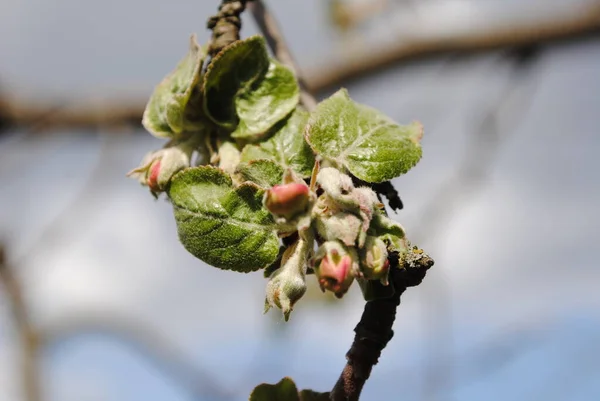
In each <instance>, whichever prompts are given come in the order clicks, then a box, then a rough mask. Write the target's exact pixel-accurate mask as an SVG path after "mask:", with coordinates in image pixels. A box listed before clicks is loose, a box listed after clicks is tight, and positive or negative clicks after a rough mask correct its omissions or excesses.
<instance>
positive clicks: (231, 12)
mask: <svg viewBox="0 0 600 401" xmlns="http://www.w3.org/2000/svg"><path fill="white" fill-rule="evenodd" d="M246 2H247V0H222V1H221V5H220V6H219V12H218V13H217V14H216V15H214V16H212V17H210V18H209V19H208V22H207V24H206V26H207V28H208V29H210V30H212V38H211V41H210V45H209V47H208V54H210V56H211V57H214V56H216V55H217V54H218V53H219V52H220V51H221V50H223V48H225V47H227V46H229V45H230V44H232V43H233V42H235V41H236V40H239V39H240V28H241V27H242V20H241V18H240V14H241V13H242V12H243V11H244V10H245V9H246Z"/></svg>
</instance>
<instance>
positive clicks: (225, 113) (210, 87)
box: [204, 36, 300, 140]
mask: <svg viewBox="0 0 600 401" xmlns="http://www.w3.org/2000/svg"><path fill="white" fill-rule="evenodd" d="M299 92H300V91H299V88H298V84H297V82H296V78H295V77H294V74H293V73H292V71H290V70H289V69H288V68H287V67H285V66H283V65H281V64H279V63H278V62H277V61H275V60H271V59H270V58H269V55H268V53H267V48H266V44H265V40H264V38H263V37H262V36H251V37H249V38H248V39H245V40H239V41H236V42H234V43H232V44H231V45H229V46H227V47H226V48H225V49H223V50H222V51H221V52H220V53H219V54H218V55H217V56H216V57H215V58H214V59H213V60H212V62H211V63H210V65H209V68H208V70H207V71H206V75H205V77H204V107H205V110H206V113H207V115H208V116H209V117H210V118H211V119H212V120H213V121H214V122H215V123H217V124H219V125H221V126H222V127H225V128H227V129H230V130H233V133H232V136H233V137H234V138H238V139H247V140H255V139H258V138H260V137H261V136H263V135H265V134H266V133H267V132H268V131H269V129H271V128H272V127H273V126H274V125H275V124H276V123H277V122H279V121H280V120H282V119H284V118H285V117H286V116H287V115H288V114H290V112H292V110H294V108H295V107H296V105H297V104H298V100H299Z"/></svg>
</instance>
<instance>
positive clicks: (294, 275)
mask: <svg viewBox="0 0 600 401" xmlns="http://www.w3.org/2000/svg"><path fill="white" fill-rule="evenodd" d="M309 244H310V246H312V241H306V240H305V239H303V238H299V239H298V240H297V241H296V242H295V243H294V244H293V245H291V246H290V247H288V248H287V249H286V250H285V252H284V253H283V257H282V258H281V267H280V268H279V269H277V270H275V271H274V272H273V273H272V274H271V276H270V277H269V282H268V283H267V297H266V299H265V313H266V312H268V311H269V309H271V307H273V306H277V307H278V308H280V309H281V311H282V312H283V317H284V319H285V320H286V321H287V320H288V319H289V318H290V314H291V313H292V309H293V307H294V304H295V303H296V302H297V301H298V300H299V299H300V298H302V296H303V295H304V293H305V292H306V281H305V275H306V267H307V260H308V256H309V253H310V247H309Z"/></svg>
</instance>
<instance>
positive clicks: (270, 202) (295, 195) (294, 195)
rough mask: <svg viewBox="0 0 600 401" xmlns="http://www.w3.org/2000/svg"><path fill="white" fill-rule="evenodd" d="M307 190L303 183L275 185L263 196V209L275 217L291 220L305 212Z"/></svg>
mask: <svg viewBox="0 0 600 401" xmlns="http://www.w3.org/2000/svg"><path fill="white" fill-rule="evenodd" d="M308 200H309V188H308V186H307V185H306V184H304V183H298V182H292V183H289V184H282V185H275V186H274V187H272V188H271V189H269V190H268V191H267V193H266V195H265V201H264V203H265V207H266V208H267V209H269V211H270V212H271V213H273V214H274V215H276V216H283V217H286V218H291V217H293V216H295V215H297V214H299V213H302V212H304V211H306V209H307V206H308Z"/></svg>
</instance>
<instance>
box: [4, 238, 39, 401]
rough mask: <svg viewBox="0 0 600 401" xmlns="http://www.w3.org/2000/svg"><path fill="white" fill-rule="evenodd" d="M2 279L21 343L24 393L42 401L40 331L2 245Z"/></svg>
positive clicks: (33, 400) (27, 397) (28, 400)
mask: <svg viewBox="0 0 600 401" xmlns="http://www.w3.org/2000/svg"><path fill="white" fill-rule="evenodd" d="M0 281H2V283H3V284H4V287H5V290H6V296H7V298H8V301H9V303H10V306H11V309H12V315H13V319H14V321H15V325H16V330H17V335H18V337H19V341H20V343H21V374H22V376H21V377H22V381H23V382H22V385H23V394H24V396H25V399H26V400H27V401H40V400H41V399H42V398H41V393H40V372H39V352H38V351H39V341H38V337H39V336H38V333H37V331H36V329H35V328H34V327H33V324H32V323H31V319H30V318H29V313H28V310H27V305H26V303H25V300H24V298H23V292H22V290H21V283H20V282H19V281H18V279H17V278H16V277H15V275H14V273H13V271H12V270H11V268H10V267H9V266H8V263H6V260H5V254H4V249H3V248H2V246H1V245H0Z"/></svg>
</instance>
